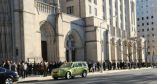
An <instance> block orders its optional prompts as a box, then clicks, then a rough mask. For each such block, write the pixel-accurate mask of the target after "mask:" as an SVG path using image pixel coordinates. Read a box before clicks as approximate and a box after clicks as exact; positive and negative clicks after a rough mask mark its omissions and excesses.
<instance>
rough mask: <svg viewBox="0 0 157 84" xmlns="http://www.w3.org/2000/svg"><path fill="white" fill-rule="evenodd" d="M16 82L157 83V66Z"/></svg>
mask: <svg viewBox="0 0 157 84" xmlns="http://www.w3.org/2000/svg"><path fill="white" fill-rule="evenodd" d="M18 84H157V68H142V69H135V70H134V69H131V70H113V71H104V72H103V73H100V72H95V73H89V74H88V77H87V78H81V77H76V78H75V79H70V80H65V79H59V80H53V79H52V77H51V76H48V77H29V78H26V79H20V81H19V82H18Z"/></svg>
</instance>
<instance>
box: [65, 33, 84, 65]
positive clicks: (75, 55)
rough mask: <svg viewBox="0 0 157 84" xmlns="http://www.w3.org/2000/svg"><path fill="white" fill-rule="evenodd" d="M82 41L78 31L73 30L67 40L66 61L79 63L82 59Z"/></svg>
mask: <svg viewBox="0 0 157 84" xmlns="http://www.w3.org/2000/svg"><path fill="white" fill-rule="evenodd" d="M82 46H83V45H82V40H81V38H80V35H79V33H78V32H77V31H76V30H71V31H70V32H69V33H68V34H67V36H66V38H65V49H66V60H67V61H68V62H69V61H79V60H81V59H82V57H83V56H82V55H83V54H82Z"/></svg>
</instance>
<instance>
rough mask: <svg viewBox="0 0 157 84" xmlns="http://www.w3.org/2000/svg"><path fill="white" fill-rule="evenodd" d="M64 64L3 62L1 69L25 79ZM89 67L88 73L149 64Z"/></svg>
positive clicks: (97, 64) (131, 63) (106, 63)
mask: <svg viewBox="0 0 157 84" xmlns="http://www.w3.org/2000/svg"><path fill="white" fill-rule="evenodd" d="M63 63H64V62H54V63H49V62H46V61H42V62H40V63H36V62H34V63H28V62H24V61H22V62H19V63H16V62H12V61H4V62H3V63H2V64H1V67H4V68H6V69H8V70H11V71H15V72H18V74H19V76H20V77H22V78H25V77H27V76H30V75H43V76H47V75H50V74H51V71H52V69H55V68H58V67H60V66H61V65H62V64H63ZM87 63H88V67H89V72H96V71H100V69H101V68H102V67H103V70H104V71H105V70H116V69H131V68H134V69H135V68H141V67H150V66H151V64H150V63H144V62H143V63H134V62H128V63H127V62H119V63H115V62H112V63H111V62H110V61H105V62H103V63H102V64H101V63H100V62H95V63H94V62H87Z"/></svg>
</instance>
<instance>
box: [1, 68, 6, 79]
mask: <svg viewBox="0 0 157 84" xmlns="http://www.w3.org/2000/svg"><path fill="white" fill-rule="evenodd" d="M5 72H6V70H5V69H4V68H0V79H1V82H2V81H3V82H4V80H5V78H6V76H5Z"/></svg>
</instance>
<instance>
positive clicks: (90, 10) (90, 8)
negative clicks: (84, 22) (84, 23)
mask: <svg viewBox="0 0 157 84" xmlns="http://www.w3.org/2000/svg"><path fill="white" fill-rule="evenodd" d="M89 14H92V7H91V6H90V5H89Z"/></svg>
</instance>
